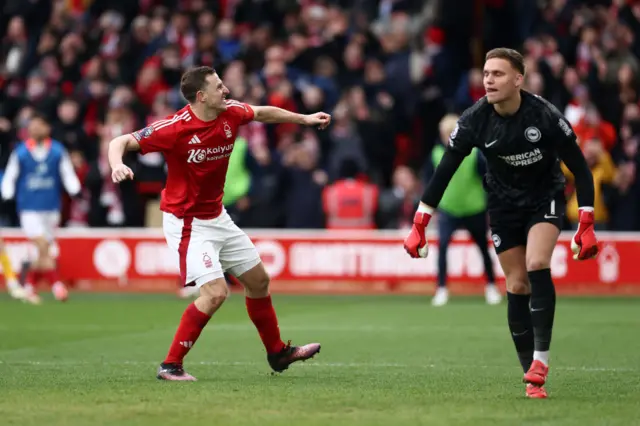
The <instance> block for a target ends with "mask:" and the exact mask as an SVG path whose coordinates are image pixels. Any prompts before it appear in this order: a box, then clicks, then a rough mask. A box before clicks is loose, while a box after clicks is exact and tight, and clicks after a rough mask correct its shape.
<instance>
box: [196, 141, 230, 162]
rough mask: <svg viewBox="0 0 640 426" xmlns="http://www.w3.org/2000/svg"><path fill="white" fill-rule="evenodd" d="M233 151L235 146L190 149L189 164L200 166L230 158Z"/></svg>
mask: <svg viewBox="0 0 640 426" xmlns="http://www.w3.org/2000/svg"><path fill="white" fill-rule="evenodd" d="M232 150H233V144H232V143H230V144H228V145H222V146H216V147H213V148H198V149H190V150H189V151H188V152H189V157H188V158H187V163H196V164H200V163H203V162H205V161H216V160H221V159H223V158H226V157H229V156H230V155H231V151H232Z"/></svg>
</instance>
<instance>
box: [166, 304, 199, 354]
mask: <svg viewBox="0 0 640 426" xmlns="http://www.w3.org/2000/svg"><path fill="white" fill-rule="evenodd" d="M210 319H211V316H209V315H207V314H205V313H203V312H200V311H199V310H198V308H196V305H195V304H194V303H192V304H190V305H189V306H187V309H185V311H184V314H182V318H181V319H180V325H179V326H178V330H177V331H176V335H175V336H174V337H173V343H171V347H170V348H169V353H168V354H167V358H166V359H165V360H164V363H165V364H182V360H183V359H184V357H185V356H186V355H187V353H188V352H189V350H190V349H191V348H192V347H193V345H194V344H195V343H196V340H198V337H199V336H200V332H201V331H202V329H203V328H204V326H205V325H207V323H208V322H209V320H210Z"/></svg>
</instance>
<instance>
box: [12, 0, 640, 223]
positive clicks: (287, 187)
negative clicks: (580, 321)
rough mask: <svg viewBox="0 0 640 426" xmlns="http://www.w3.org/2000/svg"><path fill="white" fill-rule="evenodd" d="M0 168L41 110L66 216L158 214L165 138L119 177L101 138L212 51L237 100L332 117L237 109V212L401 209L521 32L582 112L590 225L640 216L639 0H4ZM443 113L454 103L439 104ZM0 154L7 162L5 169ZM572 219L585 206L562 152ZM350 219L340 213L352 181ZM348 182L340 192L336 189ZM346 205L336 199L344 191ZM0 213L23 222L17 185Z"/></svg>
mask: <svg viewBox="0 0 640 426" xmlns="http://www.w3.org/2000/svg"><path fill="white" fill-rule="evenodd" d="M0 8H2V10H0V171H1V170H2V169H3V168H4V167H5V165H6V162H7V158H8V156H9V154H10V152H11V150H12V147H13V146H14V145H15V144H16V142H17V141H19V140H21V139H24V138H25V132H26V123H28V121H29V117H30V115H31V114H33V113H34V112H35V111H38V112H41V113H43V114H45V115H46V116H47V117H48V118H49V120H50V122H51V125H52V136H53V137H54V138H56V139H58V140H60V141H61V142H63V143H64V144H65V145H66V146H67V148H68V150H69V152H70V154H71V159H72V162H73V164H74V167H75V168H76V172H77V174H78V176H79V177H80V179H81V182H82V183H83V188H84V190H83V194H82V196H81V197H79V198H77V199H73V200H67V204H66V206H65V212H64V222H65V225H66V226H145V225H146V226H150V225H154V223H152V222H154V218H153V215H150V214H148V213H149V212H152V211H156V210H157V200H158V196H159V192H160V190H161V189H162V186H163V183H164V178H165V166H164V160H163V158H162V156H161V155H160V154H149V155H146V156H144V157H143V156H140V155H138V154H134V153H132V154H130V156H129V158H127V162H128V163H129V165H130V166H132V168H133V170H134V172H135V173H136V180H135V181H134V182H127V183H124V184H122V185H120V186H118V187H116V186H114V185H113V184H111V181H110V170H109V167H108V163H107V158H106V147H107V144H108V142H109V140H110V139H111V138H113V137H114V136H117V135H120V134H123V133H125V132H131V131H133V130H135V129H138V128H141V127H144V126H145V125H146V124H148V123H150V122H152V121H155V120H157V119H160V118H163V117H165V116H166V115H169V114H171V113H172V112H174V111H175V110H176V109H178V108H180V107H182V106H183V105H184V102H185V101H184V99H182V97H181V95H180V93H179V79H180V75H181V72H182V71H183V70H184V69H186V68H188V67H190V66H192V65H210V66H213V67H215V68H216V70H217V71H218V73H219V74H220V76H221V77H222V78H223V80H224V82H225V83H226V85H227V86H228V87H229V89H230V90H231V96H232V97H233V98H235V99H238V100H241V101H244V102H247V103H250V104H266V105H274V106H278V107H282V108H286V109H289V110H292V111H297V112H300V113H310V112H316V111H318V110H323V111H325V112H328V113H331V114H332V115H333V120H334V121H333V123H332V125H331V127H330V128H329V129H327V130H326V131H322V132H321V131H317V130H314V129H307V128H301V127H298V126H296V125H263V124H260V123H251V124H250V125H248V126H245V127H244V128H243V129H242V131H241V133H240V136H239V138H238V140H237V142H236V147H235V149H234V153H233V156H232V158H231V163H230V168H229V174H228V184H227V187H226V195H225V199H224V203H225V205H226V207H227V209H228V210H229V211H230V212H231V213H232V215H233V216H234V218H235V219H236V221H237V223H238V225H240V226H241V227H286V228H323V227H325V226H329V227H340V226H353V227H369V228H399V227H404V226H406V225H407V224H408V223H410V221H411V220H412V217H413V212H414V209H415V206H416V203H417V201H418V200H419V198H420V195H421V194H422V189H423V187H424V184H425V180H426V178H427V176H428V175H429V170H432V169H433V162H432V157H431V155H430V154H431V152H432V149H433V148H434V146H438V145H440V144H442V140H443V139H444V140H446V139H447V137H448V132H450V128H449V126H446V125H442V126H441V125H440V124H441V123H440V122H441V120H442V119H443V117H445V116H447V117H451V115H449V114H460V113H461V112H462V111H463V110H464V109H465V108H467V107H469V106H470V105H472V104H473V103H474V102H475V101H476V100H478V99H479V98H481V97H482V96H483V95H484V90H483V87H482V71H481V69H482V62H483V58H484V53H485V52H486V51H487V50H489V49H491V48H494V47H499V46H506V47H512V48H517V49H520V50H521V51H522V52H523V54H525V57H526V64H527V70H528V72H527V76H526V89H527V90H529V91H531V92H533V93H536V94H540V95H542V96H544V97H546V98H547V99H549V100H550V101H551V102H552V103H553V104H554V105H556V106H557V107H558V108H559V109H560V110H561V111H562V112H564V113H565V115H566V116H567V118H568V120H569V121H570V122H571V124H572V125H573V126H574V129H575V132H576V134H577V136H578V141H579V143H580V145H581V147H582V149H583V152H584V154H585V156H586V158H587V161H588V163H589V165H590V166H591V168H592V171H593V175H594V180H595V184H596V187H597V198H598V200H597V201H596V212H597V221H598V222H599V225H600V228H601V229H610V230H636V231H637V230H640V178H638V166H639V165H640V155H639V153H638V141H639V138H640V107H639V103H638V101H639V94H640V93H639V90H640V60H639V59H638V54H639V53H640V1H636V0H609V1H577V0H547V1H544V0H538V1H534V0H349V1H347V0H325V1H320V0H316V1H313V0H108V1H107V0H4V1H3V2H2V4H1V5H0ZM445 121H447V120H445ZM0 173H1V172H0ZM566 173H567V177H568V185H567V198H568V200H569V207H568V220H567V222H568V223H567V228H570V227H571V222H572V221H575V220H576V215H577V205H576V202H575V194H573V188H572V185H571V176H570V174H569V172H568V171H567V172H566ZM354 194H356V195H357V197H359V198H358V199H359V200H360V201H359V202H358V203H356V205H355V206H352V207H347V209H348V208H352V209H355V213H353V212H351V213H349V214H347V217H349V218H351V219H354V217H355V218H358V217H360V216H361V217H360V219H361V220H351V219H350V221H349V220H347V221H346V222H340V220H339V219H340V218H339V217H337V216H340V215H342V214H343V213H344V211H343V210H344V208H345V207H344V205H342V204H341V203H340V202H339V201H340V200H341V199H344V197H347V198H349V197H354V196H355V195H354ZM341 197H342V198H341ZM341 209H342V210H341ZM0 224H4V225H5V226H11V225H17V218H16V217H15V212H14V207H13V206H12V204H11V203H10V202H9V203H6V202H5V203H3V204H2V205H0Z"/></svg>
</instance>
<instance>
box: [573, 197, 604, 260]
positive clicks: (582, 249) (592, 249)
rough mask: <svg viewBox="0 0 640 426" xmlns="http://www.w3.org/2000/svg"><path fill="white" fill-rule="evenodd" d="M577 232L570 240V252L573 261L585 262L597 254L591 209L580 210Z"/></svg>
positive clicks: (596, 241)
mask: <svg viewBox="0 0 640 426" xmlns="http://www.w3.org/2000/svg"><path fill="white" fill-rule="evenodd" d="M578 213H579V224H578V230H577V231H576V233H575V235H574V236H573V238H571V251H572V252H573V259H574V260H587V259H591V258H594V257H596V255H597V254H598V240H597V239H596V233H595V230H594V228H593V223H594V215H593V209H585V208H580V209H579V210H578Z"/></svg>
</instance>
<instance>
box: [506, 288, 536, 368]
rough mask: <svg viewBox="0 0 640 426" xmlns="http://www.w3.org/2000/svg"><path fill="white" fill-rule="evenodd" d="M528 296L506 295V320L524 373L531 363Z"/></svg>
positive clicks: (531, 335) (531, 340) (531, 330)
mask: <svg viewBox="0 0 640 426" xmlns="http://www.w3.org/2000/svg"><path fill="white" fill-rule="evenodd" d="M530 297H531V296H530V295H529V294H514V293H507V318H508V321H509V330H510V331H511V338H512V339H513V343H514V345H515V346H516V352H518V359H519V360H520V364H522V369H523V370H524V372H525V373H526V372H527V371H529V367H531V363H532V362H533V326H532V325H531V311H529V299H530Z"/></svg>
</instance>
